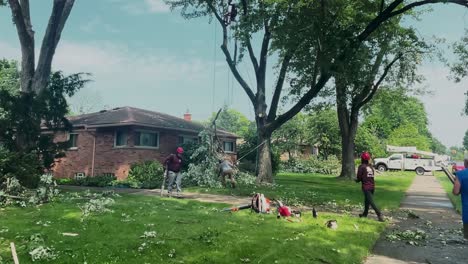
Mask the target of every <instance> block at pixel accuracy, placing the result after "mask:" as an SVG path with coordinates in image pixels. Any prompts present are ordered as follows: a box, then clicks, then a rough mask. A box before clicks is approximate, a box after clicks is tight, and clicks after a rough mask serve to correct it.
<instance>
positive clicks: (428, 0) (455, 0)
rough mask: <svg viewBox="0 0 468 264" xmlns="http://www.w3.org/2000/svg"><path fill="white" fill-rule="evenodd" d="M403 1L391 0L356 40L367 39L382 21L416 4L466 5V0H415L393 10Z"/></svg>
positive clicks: (467, 2)
mask: <svg viewBox="0 0 468 264" xmlns="http://www.w3.org/2000/svg"><path fill="white" fill-rule="evenodd" d="M402 3H403V0H395V1H393V2H392V3H391V4H390V5H389V6H388V7H387V8H385V9H384V10H383V11H382V12H380V13H379V15H378V16H377V17H375V18H374V19H373V20H372V21H371V22H370V23H369V24H368V25H367V27H366V28H365V29H364V31H363V32H362V33H361V34H359V35H358V37H357V41H358V42H359V43H360V42H363V41H364V40H366V39H367V37H368V36H369V35H370V34H372V32H374V31H375V30H376V29H377V28H378V27H379V26H380V24H382V23H383V22H385V21H387V20H388V19H390V18H392V17H394V16H397V15H400V14H402V13H404V12H406V11H408V10H410V9H413V8H415V7H418V6H423V5H427V4H437V3H452V4H457V5H462V6H465V7H468V0H425V1H417V2H413V3H411V4H408V5H405V6H404V7H402V8H401V9H398V10H397V11H394V10H395V9H396V8H397V7H398V6H399V5H400V4H402Z"/></svg>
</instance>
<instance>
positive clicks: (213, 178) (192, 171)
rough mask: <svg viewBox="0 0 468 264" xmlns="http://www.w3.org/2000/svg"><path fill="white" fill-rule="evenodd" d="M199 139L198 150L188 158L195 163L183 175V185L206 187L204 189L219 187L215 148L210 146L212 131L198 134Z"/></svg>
mask: <svg viewBox="0 0 468 264" xmlns="http://www.w3.org/2000/svg"><path fill="white" fill-rule="evenodd" d="M199 137H200V138H201V141H200V144H199V145H198V148H197V149H196V150H195V151H194V152H193V154H192V156H191V157H190V158H191V159H192V160H194V161H196V162H195V163H192V164H190V165H189V168H188V170H187V173H186V175H185V181H184V183H185V184H189V185H196V186H206V187H221V183H220V181H219V180H218V170H217V168H218V158H219V157H218V156H217V153H216V150H217V146H216V145H214V146H213V145H212V138H213V137H214V131H212V130H210V129H205V130H203V131H201V132H200V134H199Z"/></svg>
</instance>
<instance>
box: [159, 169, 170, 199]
mask: <svg viewBox="0 0 468 264" xmlns="http://www.w3.org/2000/svg"><path fill="white" fill-rule="evenodd" d="M167 177H169V170H168V169H166V171H165V172H164V177H163V181H162V185H161V196H163V192H164V183H166V179H167Z"/></svg>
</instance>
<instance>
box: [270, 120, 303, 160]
mask: <svg viewBox="0 0 468 264" xmlns="http://www.w3.org/2000/svg"><path fill="white" fill-rule="evenodd" d="M308 121H309V118H308V116H307V115H305V114H303V113H299V114H297V115H296V116H295V117H293V118H292V119H290V120H289V121H288V122H286V123H285V124H284V125H282V126H281V127H280V128H279V129H277V130H276V131H275V132H274V133H273V136H272V140H273V142H274V144H275V147H277V149H278V151H280V152H281V153H288V154H291V153H294V152H298V151H300V147H301V144H304V143H306V141H307V139H308V138H307V135H308V129H307V122H308Z"/></svg>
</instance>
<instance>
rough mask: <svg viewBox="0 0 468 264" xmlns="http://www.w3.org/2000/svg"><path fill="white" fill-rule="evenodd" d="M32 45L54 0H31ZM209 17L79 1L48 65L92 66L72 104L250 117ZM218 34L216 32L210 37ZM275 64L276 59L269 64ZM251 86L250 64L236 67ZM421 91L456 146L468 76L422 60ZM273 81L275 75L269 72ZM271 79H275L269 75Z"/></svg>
mask: <svg viewBox="0 0 468 264" xmlns="http://www.w3.org/2000/svg"><path fill="white" fill-rule="evenodd" d="M31 2H32V3H31V5H32V6H31V10H32V20H33V26H34V29H35V31H36V45H37V47H39V44H40V43H41V41H42V36H43V32H44V28H45V25H46V24H47V20H48V17H49V14H50V10H51V3H52V1H39V0H35V1H31ZM433 9H434V10H433V12H430V13H427V14H425V15H423V16H422V19H421V21H410V22H408V23H410V24H412V25H414V26H415V27H416V28H418V31H419V33H420V35H421V36H423V37H431V36H433V35H436V36H438V37H444V38H446V39H447V40H448V41H453V40H456V39H458V38H459V37H460V36H461V35H462V33H463V30H464V28H465V27H466V25H467V23H468V22H467V21H468V18H467V16H468V15H467V12H466V11H465V10H464V9H462V8H456V7H450V6H446V5H439V6H435V7H434V8H433ZM215 32H216V25H215V23H212V24H209V23H208V19H207V18H200V19H193V20H185V19H183V18H182V17H181V16H180V15H179V13H178V12H174V13H171V12H170V10H169V8H168V7H167V6H166V5H164V3H163V2H162V0H132V1H128V0H99V1H90V0H88V1H76V3H75V6H74V9H73V11H72V13H71V15H70V18H69V20H68V22H67V25H66V27H65V30H64V32H63V34H62V40H61V42H60V43H59V48H58V50H57V53H56V56H55V58H54V64H53V67H54V69H56V70H59V69H60V70H63V71H65V72H67V73H74V72H90V73H92V74H93V75H92V79H93V82H92V83H90V84H89V85H88V86H87V87H86V88H85V89H84V90H83V91H81V92H80V93H79V94H78V95H77V96H76V98H72V103H74V104H75V106H76V105H82V104H84V105H86V104H87V105H91V106H93V105H95V106H96V108H101V107H103V106H106V107H116V106H125V105H129V106H135V107H140V108H146V109H150V110H156V111H161V112H166V113H168V114H172V115H175V116H182V115H183V113H184V112H185V111H186V110H187V109H189V110H190V112H191V113H192V114H193V118H194V119H199V120H200V119H206V118H207V117H208V116H210V115H211V112H212V111H214V110H216V109H218V108H219V107H222V106H223V105H224V104H228V105H229V106H230V107H232V108H235V109H238V110H239V111H241V112H243V113H245V114H246V115H247V117H249V118H252V117H253V114H252V107H251V105H250V103H249V101H248V100H247V97H246V95H245V94H244V92H243V91H242V90H241V89H240V87H239V86H238V85H237V83H236V82H235V81H234V80H233V78H232V75H231V74H230V73H229V71H228V68H227V66H226V63H225V60H224V59H223V55H222V53H221V51H220V49H219V45H220V32H219V28H218V31H217V32H216V33H215ZM215 37H216V38H215ZM0 57H6V58H10V59H19V58H20V52H19V43H18V38H17V35H16V30H15V27H14V25H13V24H12V22H11V14H10V11H9V9H7V8H1V9H0ZM271 63H273V62H271ZM239 68H240V71H241V74H243V75H244V77H245V79H246V80H247V82H248V83H250V84H253V82H254V78H253V77H254V76H253V72H252V71H251V66H250V65H249V64H247V63H245V64H241V65H240V67H239ZM420 73H421V74H423V75H424V76H425V77H426V82H425V83H424V84H422V85H423V86H424V87H426V88H428V89H429V90H432V91H434V93H433V95H431V96H425V97H422V98H421V99H423V101H424V102H425V104H426V109H427V111H428V112H429V115H430V120H431V131H432V132H433V133H434V134H435V135H436V136H437V137H438V138H440V139H441V140H442V142H443V143H444V144H446V145H460V144H461V140H462V137H463V134H464V132H465V131H466V130H467V129H468V122H467V121H468V120H467V118H466V117H462V116H461V115H460V112H461V109H462V106H463V99H464V97H463V93H464V92H465V91H466V89H467V85H466V84H468V82H463V83H461V84H454V83H453V82H451V81H450V80H448V79H447V78H446V76H447V74H448V71H447V69H446V68H445V67H444V66H443V65H441V64H440V63H437V62H426V63H425V64H424V65H423V66H422V67H421V69H420ZM269 76H270V79H272V80H274V75H273V74H272V73H270V75H269ZM269 83H272V82H271V81H270V82H269Z"/></svg>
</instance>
